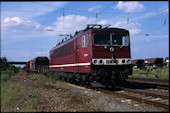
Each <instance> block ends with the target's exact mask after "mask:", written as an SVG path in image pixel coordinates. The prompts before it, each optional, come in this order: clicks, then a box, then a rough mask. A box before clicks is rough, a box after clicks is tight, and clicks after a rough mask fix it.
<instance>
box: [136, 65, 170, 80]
mask: <svg viewBox="0 0 170 113" xmlns="http://www.w3.org/2000/svg"><path fill="white" fill-rule="evenodd" d="M133 76H134V77H141V78H157V79H168V80H169V68H157V69H152V70H151V69H146V70H140V69H133Z"/></svg>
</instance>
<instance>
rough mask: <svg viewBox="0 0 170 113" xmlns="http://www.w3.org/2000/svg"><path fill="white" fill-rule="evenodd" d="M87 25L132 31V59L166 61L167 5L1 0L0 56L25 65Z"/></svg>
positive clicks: (118, 2)
mask: <svg viewBox="0 0 170 113" xmlns="http://www.w3.org/2000/svg"><path fill="white" fill-rule="evenodd" d="M87 24H102V25H106V24H107V25H108V24H110V25H111V27H116V28H123V29H127V30H129V32H130V43H131V58H132V59H146V58H154V57H161V58H165V57H169V2H168V1H62V2H59V1H50V2H46V1H43V2H38V1H37V2H35V1H34V2H33V1H32V2H26V1H24V2H5V1H4V2H1V57H7V59H8V60H9V61H29V60H30V59H33V58H35V57H37V56H47V57H49V52H50V50H51V49H52V48H53V47H54V45H56V44H57V43H58V42H61V40H62V39H63V38H64V37H63V36H59V35H60V34H72V35H74V33H75V32H76V31H77V30H82V29H84V28H85V26H86V25H87Z"/></svg>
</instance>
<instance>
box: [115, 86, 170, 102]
mask: <svg viewBox="0 0 170 113" xmlns="http://www.w3.org/2000/svg"><path fill="white" fill-rule="evenodd" d="M115 88H120V89H123V90H124V91H128V92H133V93H139V94H144V95H147V96H153V97H160V98H163V99H169V95H161V94H156V93H151V92H146V91H139V90H135V89H130V88H124V87H120V86H115Z"/></svg>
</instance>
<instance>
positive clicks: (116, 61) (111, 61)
mask: <svg viewBox="0 0 170 113" xmlns="http://www.w3.org/2000/svg"><path fill="white" fill-rule="evenodd" d="M106 63H107V64H111V63H118V60H106Z"/></svg>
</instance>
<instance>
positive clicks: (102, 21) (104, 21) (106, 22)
mask: <svg viewBox="0 0 170 113" xmlns="http://www.w3.org/2000/svg"><path fill="white" fill-rule="evenodd" d="M98 24H101V25H106V24H109V22H108V21H107V20H101V21H99V22H98Z"/></svg>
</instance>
